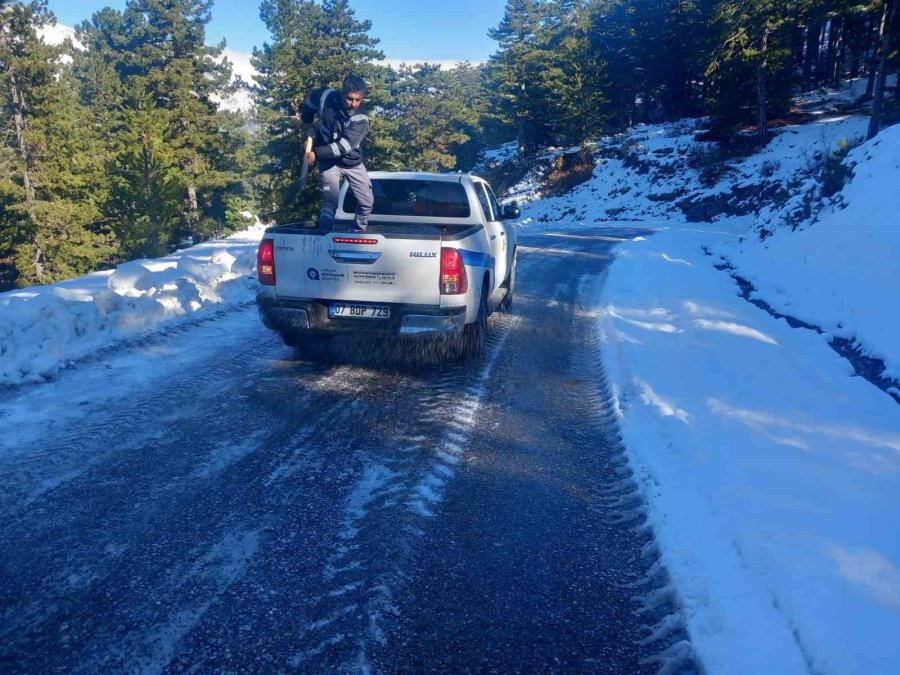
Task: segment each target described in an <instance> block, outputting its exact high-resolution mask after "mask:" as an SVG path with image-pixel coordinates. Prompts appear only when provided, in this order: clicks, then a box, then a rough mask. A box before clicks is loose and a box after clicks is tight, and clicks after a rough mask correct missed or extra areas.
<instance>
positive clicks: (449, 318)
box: [256, 172, 519, 356]
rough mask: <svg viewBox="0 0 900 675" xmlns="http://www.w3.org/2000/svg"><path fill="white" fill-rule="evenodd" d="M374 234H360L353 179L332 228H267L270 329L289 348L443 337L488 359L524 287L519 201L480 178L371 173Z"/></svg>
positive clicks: (265, 317)
mask: <svg viewBox="0 0 900 675" xmlns="http://www.w3.org/2000/svg"><path fill="white" fill-rule="evenodd" d="M370 178H371V180H372V191H373V193H374V196H375V206H374V208H373V210H372V215H371V217H370V219H369V229H368V230H367V231H366V232H362V233H360V232H351V227H352V225H353V215H354V212H355V210H356V200H355V198H354V196H353V193H352V192H351V191H349V190H348V189H347V184H346V183H345V184H344V186H343V189H342V191H341V195H340V200H339V203H338V209H337V212H336V218H335V224H334V228H333V229H328V230H323V229H318V228H317V227H316V225H315V223H311V222H310V223H292V224H287V225H277V226H274V227H270V228H268V229H267V230H266V233H265V235H264V236H263V239H262V241H261V242H260V245H259V250H258V253H257V278H258V279H259V282H260V290H259V291H258V293H257V298H256V300H257V307H258V308H259V314H260V318H261V319H262V322H263V323H264V324H265V325H266V326H267V327H269V328H271V329H273V330H276V331H278V332H279V333H280V334H281V336H282V338H283V339H284V341H285V343H286V344H288V345H290V346H297V347H303V346H310V345H312V344H316V343H321V342H322V341H327V340H328V337H329V336H333V335H336V334H338V333H340V332H344V333H347V332H349V333H357V334H367V335H390V336H399V337H403V338H441V339H444V340H445V342H446V343H447V344H448V345H450V346H452V347H453V349H454V350H455V351H457V352H459V353H461V354H463V355H470V356H471V355H476V354H478V353H479V352H480V351H481V349H482V347H483V344H484V339H485V334H486V331H487V317H488V314H490V313H491V312H492V311H494V310H495V309H499V310H501V311H504V310H509V308H510V307H511V306H512V299H513V292H514V290H515V284H516V231H515V228H514V227H513V226H512V224H511V223H508V222H507V221H510V220H514V219H516V218H518V217H519V209H518V208H516V207H515V206H514V205H507V206H506V207H505V208H501V206H500V205H499V204H498V203H497V199H496V197H495V196H494V193H493V191H492V190H491V188H490V186H489V185H488V184H487V182H486V181H484V180H483V179H481V178H479V177H477V176H473V175H470V174H431V173H409V172H402V173H388V172H372V173H371V174H370Z"/></svg>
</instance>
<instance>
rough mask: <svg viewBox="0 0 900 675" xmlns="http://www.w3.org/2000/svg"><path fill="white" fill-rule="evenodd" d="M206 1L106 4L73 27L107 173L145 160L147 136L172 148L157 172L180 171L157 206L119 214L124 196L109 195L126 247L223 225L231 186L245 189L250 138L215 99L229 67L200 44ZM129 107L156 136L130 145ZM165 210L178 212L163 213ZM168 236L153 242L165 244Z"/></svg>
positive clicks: (158, 149)
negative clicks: (140, 231) (141, 230)
mask: <svg viewBox="0 0 900 675" xmlns="http://www.w3.org/2000/svg"><path fill="white" fill-rule="evenodd" d="M211 7H212V0H129V2H128V3H127V5H126V8H125V11H124V12H118V11H115V10H112V9H104V10H101V11H100V12H98V13H96V14H95V15H94V16H93V17H92V18H91V20H90V21H87V22H84V23H83V24H81V26H79V27H78V37H79V39H80V40H81V41H82V42H83V43H84V44H85V46H86V47H87V51H85V52H84V53H83V54H79V55H77V56H76V73H77V75H78V78H79V81H80V82H81V86H82V96H83V100H85V101H86V102H90V105H91V108H92V111H93V114H94V118H95V119H96V120H98V123H99V124H100V125H101V126H102V128H103V130H104V137H105V139H106V160H107V164H108V167H109V171H110V174H111V175H114V174H115V172H116V171H117V170H118V169H119V167H122V166H132V165H134V163H135V162H138V163H139V164H140V162H146V161H149V160H148V159H147V158H146V157H145V158H144V159H141V157H143V155H141V152H149V150H148V148H149V147H150V146H151V145H152V147H153V152H154V153H156V155H159V154H160V153H163V154H166V155H167V156H168V153H171V167H169V166H168V165H167V166H166V168H165V171H164V173H166V174H167V175H168V172H169V170H170V169H171V171H173V172H175V173H177V174H178V175H177V180H175V179H174V178H173V181H174V183H173V184H178V185H180V186H181V192H173V191H171V190H168V189H166V190H163V191H162V192H161V193H160V194H163V195H166V198H168V199H170V200H171V203H170V204H168V205H167V206H166V208H165V209H160V208H158V206H159V205H158V204H157V205H156V208H157V211H156V213H155V214H150V213H144V214H135V218H136V220H135V222H134V223H130V224H129V223H125V222H123V221H122V219H121V218H122V214H123V213H125V212H127V209H123V200H122V199H121V195H119V196H118V197H117V198H116V199H115V200H114V201H112V202H110V203H109V205H108V209H107V210H108V212H109V215H110V217H111V218H112V219H113V221H114V222H116V223H117V227H118V228H119V229H120V230H122V231H126V230H127V231H128V236H127V237H125V238H124V241H125V242H127V243H126V254H138V253H140V254H148V253H147V250H148V249H147V246H149V245H148V244H145V243H141V242H147V241H150V242H156V240H157V239H158V238H159V237H160V236H164V237H168V238H169V240H172V239H175V238H176V237H178V236H185V235H189V234H190V235H195V236H196V235H199V236H200V237H208V236H211V235H217V234H220V233H222V232H223V231H224V228H223V223H224V222H225V211H226V201H227V198H228V195H230V194H243V193H244V192H246V185H245V180H246V172H247V169H248V167H247V166H246V164H247V160H248V159H249V158H248V157H247V153H246V148H247V147H248V145H249V142H250V139H249V136H248V134H247V132H246V130H245V128H244V126H245V124H244V120H243V119H242V118H241V117H240V116H239V115H236V114H234V113H229V112H224V111H219V110H218V104H217V100H218V99H219V98H221V97H222V96H224V95H226V94H227V93H229V91H230V85H229V79H230V74H231V71H230V65H229V64H228V62H227V61H225V60H224V59H223V58H222V51H223V49H224V43H222V44H219V45H216V46H213V47H210V46H208V45H206V43H205V40H206V29H205V27H206V24H207V23H208V22H209V21H210V18H211V17H210V8H211ZM153 110H158V111H160V112H159V115H156V114H155V113H154V112H153ZM135 116H137V119H139V121H140V122H141V125H142V127H141V128H142V129H144V128H145V127H147V125H148V124H149V125H150V127H152V129H153V130H155V131H159V132H161V133H162V134H163V136H162V137H161V138H159V139H158V143H157V141H156V140H154V142H153V143H152V144H149V145H139V146H138V147H137V148H136V147H133V146H132V145H131V143H133V142H134V140H135V138H134V136H133V131H134V129H133V126H132V125H133V124H134V119H135ZM148 116H149V117H152V118H153V120H154V121H153V123H152V124H150V122H148ZM144 130H145V131H146V129H144ZM155 131H154V133H155ZM148 133H149V132H148ZM151 136H152V137H153V138H154V139H155V136H153V134H151ZM148 143H149V141H148ZM141 148H143V149H142V150H141ZM139 150H140V152H139ZM136 153H137V154H136ZM166 161H167V162H168V161H169V160H168V159H167V160H166ZM160 170H162V169H160ZM122 189H123V184H122V183H121V182H120V183H119V184H118V186H117V190H119V191H121V190H122ZM126 201H127V200H126ZM151 201H152V200H151ZM149 203H150V202H149V201H147V200H138V201H137V202H136V203H135V204H137V205H140V204H144V205H148V204H149ZM154 203H155V202H154ZM172 210H174V212H175V213H176V214H177V218H175V220H172V219H170V218H168V217H166V218H165V219H162V220H161V219H160V216H159V214H160V213H162V212H164V213H169V212H170V211H172ZM163 220H164V221H165V227H161V225H160V223H161V222H162V221H163ZM141 224H143V225H144V226H146V227H149V228H151V230H150V231H148V232H147V233H145V236H138V235H136V234H135V233H134V232H133V230H134V227H136V226H138V225H141ZM160 233H162V234H160ZM166 243H167V242H166V241H159V242H157V243H156V244H153V245H152V246H151V248H153V250H160V251H162V250H164V249H165V245H166ZM131 246H137V247H138V248H137V249H132V248H130V247H131Z"/></svg>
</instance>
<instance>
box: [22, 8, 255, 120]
mask: <svg viewBox="0 0 900 675" xmlns="http://www.w3.org/2000/svg"><path fill="white" fill-rule="evenodd" d="M39 35H40V37H41V39H42V40H43V41H44V42H46V43H47V44H50V45H61V44H62V43H63V42H65V41H66V40H71V41H72V45H73V46H74V47H75V49H84V48H85V47H84V45H82V44H81V43H80V42H79V41H78V40H77V39H76V37H75V29H74V28H72V27H71V26H66V25H64V24H61V23H55V24H52V25H47V26H44V27H43V28H42V29H41V30H40V31H39ZM222 56H223V58H226V59H228V60H229V61H230V62H231V70H232V73H231V78H232V82H236V81H237V80H238V78H240V80H241V82H242V85H241V86H240V87H239V88H238V89H237V91H235V92H234V93H232V94H229V95H228V96H219V97H216V102H217V103H218V104H219V106H220V107H221V108H222V109H223V110H230V111H233V112H249V111H250V110H252V109H253V97H252V95H251V93H250V90H249V88H248V87H249V86H252V85H253V84H254V83H255V82H256V70H255V69H254V68H253V66H252V65H250V55H249V54H247V53H246V52H238V51H235V50H233V49H227V48H226V49H225V52H224V53H223V55H222ZM62 60H63V62H64V63H68V62H70V61H71V57H70V56H68V55H64V56H63V58H62Z"/></svg>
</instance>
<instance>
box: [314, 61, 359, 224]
mask: <svg viewBox="0 0 900 675" xmlns="http://www.w3.org/2000/svg"><path fill="white" fill-rule="evenodd" d="M365 92H366V82H365V80H363V79H362V78H361V77H359V76H355V75H350V76H349V77H347V78H346V79H344V85H343V87H342V88H341V91H337V90H336V89H329V88H327V87H322V88H321V89H315V90H313V91H312V92H310V94H309V96H308V97H307V98H306V101H304V102H303V108H302V110H301V114H300V116H301V119H302V120H303V123H304V124H307V125H309V124H311V123H312V122H313V120H314V119H315V117H316V115H317V114H318V116H319V124H318V126H317V127H316V133H315V140H314V142H313V149H312V150H310V151H309V152H308V153H306V159H307V161H308V162H309V163H310V164H312V163H313V162H318V167H319V186H320V189H321V191H322V208H321V211H320V213H319V227H322V228H331V227H332V226H333V225H334V212H335V211H336V210H337V205H338V192H339V188H340V181H341V176H344V177H345V178H346V179H347V182H349V183H350V189H351V190H353V194H354V195H355V196H356V203H357V207H356V223H355V224H354V226H353V231H354V232H365V231H366V227H367V226H368V221H369V214H370V213H371V212H372V204H373V203H374V199H373V197H372V183H371V182H370V181H369V174H368V172H367V171H366V167H365V165H364V164H363V153H362V147H360V146H361V144H362V142H363V139H364V138H365V137H366V133H368V131H369V118H368V117H366V115H365V114H363V113H362V112H360V111H359V109H360V105H361V104H362V102H363V98H365Z"/></svg>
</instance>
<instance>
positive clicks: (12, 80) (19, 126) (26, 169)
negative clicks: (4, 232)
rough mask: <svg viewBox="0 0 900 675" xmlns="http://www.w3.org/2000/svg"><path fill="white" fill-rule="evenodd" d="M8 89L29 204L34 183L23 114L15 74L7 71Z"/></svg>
mask: <svg viewBox="0 0 900 675" xmlns="http://www.w3.org/2000/svg"><path fill="white" fill-rule="evenodd" d="M9 88H10V94H11V95H12V107H13V122H14V123H15V128H16V141H17V142H18V145H19V156H20V157H21V158H22V166H23V169H22V176H23V181H24V183H25V194H26V196H27V198H28V201H29V202H33V201H34V181H33V180H32V179H31V165H30V162H29V158H28V146H27V144H26V143H25V129H26V125H25V112H24V105H23V101H22V94H21V92H20V91H19V86H18V84H17V83H16V74H15V72H13V71H12V70H10V71H9Z"/></svg>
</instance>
